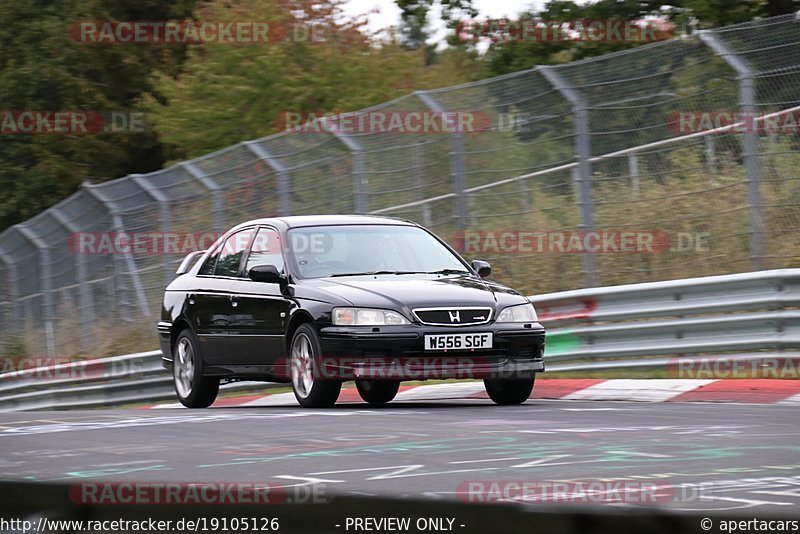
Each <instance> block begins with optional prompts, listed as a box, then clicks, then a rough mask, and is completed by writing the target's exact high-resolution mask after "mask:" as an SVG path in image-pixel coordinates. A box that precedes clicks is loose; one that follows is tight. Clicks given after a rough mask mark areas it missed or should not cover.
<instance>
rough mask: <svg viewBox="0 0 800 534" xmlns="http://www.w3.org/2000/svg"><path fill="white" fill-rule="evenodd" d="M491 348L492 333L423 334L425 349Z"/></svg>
mask: <svg viewBox="0 0 800 534" xmlns="http://www.w3.org/2000/svg"><path fill="white" fill-rule="evenodd" d="M490 348H492V334H491V333H484V334H431V335H427V336H425V350H472V349H490Z"/></svg>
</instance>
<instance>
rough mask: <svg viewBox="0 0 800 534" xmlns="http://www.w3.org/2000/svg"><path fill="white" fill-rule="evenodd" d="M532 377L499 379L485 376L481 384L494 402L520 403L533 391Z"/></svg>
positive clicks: (502, 403) (503, 403)
mask: <svg viewBox="0 0 800 534" xmlns="http://www.w3.org/2000/svg"><path fill="white" fill-rule="evenodd" d="M535 380H536V377H534V378H515V379H501V378H485V379H484V380H483V386H484V387H485V388H486V393H488V394H489V398H490V399H492V400H493V401H494V402H495V404H500V405H504V406H507V405H511V404H522V403H523V402H525V401H526V400H528V398H530V396H531V393H532V392H533V383H534V381H535Z"/></svg>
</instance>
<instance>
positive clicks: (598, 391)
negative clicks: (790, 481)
mask: <svg viewBox="0 0 800 534" xmlns="http://www.w3.org/2000/svg"><path fill="white" fill-rule="evenodd" d="M533 398H534V399H564V400H595V401H638V402H745V403H758V404H775V403H777V404H789V405H797V406H800V380H769V379H738V380H697V379H660V378H659V379H638V380H627V379H617V380H601V379H591V378H584V379H566V378H564V379H561V378H553V379H540V380H537V381H536V387H535V388H534V390H533ZM454 399H455V400H458V399H462V400H463V399H488V396H487V395H486V391H485V390H484V388H483V382H480V381H475V382H450V383H443V384H432V385H424V386H403V385H401V387H400V392H399V393H398V394H397V397H396V398H395V401H394V402H419V401H443V400H454ZM339 402H340V403H345V404H346V403H361V402H362V401H361V398H360V397H359V396H358V392H357V391H356V390H355V388H346V389H343V390H342V393H341V395H340V396H339ZM230 406H245V407H257V406H297V400H296V399H295V398H294V394H293V393H276V394H272V395H250V396H246V397H227V398H220V399H217V402H215V403H214V407H218V408H224V407H230ZM180 407H181V405H180V404H178V403H169V404H160V405H157V406H147V407H146V408H152V409H164V408H180Z"/></svg>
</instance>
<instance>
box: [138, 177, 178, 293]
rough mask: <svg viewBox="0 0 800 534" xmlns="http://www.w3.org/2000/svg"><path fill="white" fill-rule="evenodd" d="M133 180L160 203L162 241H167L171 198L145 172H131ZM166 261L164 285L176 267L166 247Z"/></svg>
mask: <svg viewBox="0 0 800 534" xmlns="http://www.w3.org/2000/svg"><path fill="white" fill-rule="evenodd" d="M128 178H130V179H131V181H132V182H133V183H134V184H136V185H137V186H138V187H139V189H141V190H142V191H143V192H144V194H145V195H147V196H149V197H150V198H152V199H153V200H155V201H156V203H157V204H158V213H159V215H158V218H159V219H160V222H161V234H162V235H161V242H162V243H166V239H165V238H166V236H167V234H169V233H170V232H171V231H172V225H171V223H170V219H169V203H170V198H169V197H168V196H167V195H165V194H164V193H163V192H162V191H161V190H160V189H158V188H157V187H154V186H153V184H152V183H151V182H150V178H149V177H148V176H147V175H144V174H131V175H129V176H128ZM161 255H162V256H163V261H164V286H165V287H166V286H168V285H169V283H170V282H171V281H172V279H173V278H174V273H175V269H173V268H172V265H171V262H170V259H169V254H167V250H166V247H164V250H162V251H161Z"/></svg>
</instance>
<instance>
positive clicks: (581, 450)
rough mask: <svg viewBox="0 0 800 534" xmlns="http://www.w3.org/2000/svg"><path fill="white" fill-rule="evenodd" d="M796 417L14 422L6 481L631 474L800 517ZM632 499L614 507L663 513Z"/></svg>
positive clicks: (395, 485) (540, 414) (437, 410)
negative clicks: (643, 508) (799, 512)
mask: <svg viewBox="0 0 800 534" xmlns="http://www.w3.org/2000/svg"><path fill="white" fill-rule="evenodd" d="M798 422H800V418H798V414H797V408H796V407H792V406H781V405H769V404H734V403H724V404H715V403H642V402H598V401H566V400H530V401H528V402H527V403H526V404H524V405H521V406H512V407H500V406H495V405H493V404H492V403H491V402H490V401H488V400H483V399H465V400H458V399H448V400H443V401H437V402H431V401H424V402H423V401H420V402H400V403H396V404H390V405H388V406H386V407H383V408H371V407H369V406H367V405H366V404H357V403H353V404H346V405H338V406H336V407H335V408H332V409H327V410H303V409H300V408H299V407H297V408H292V407H290V408H287V407H269V406H262V407H240V408H235V407H234V408H209V409H205V410H186V409H167V410H134V409H127V410H92V411H62V412H28V413H23V412H18V413H2V414H0V451H2V454H1V455H0V478H2V479H5V480H27V481H39V482H45V481H49V482H60V483H65V482H66V483H71V482H75V481H85V480H102V481H146V482H154V481H180V482H204V481H226V482H233V481H236V482H257V483H265V482H271V483H274V484H278V485H283V486H287V487H288V488H289V490H292V491H295V492H296V493H295V495H301V490H302V494H303V495H307V494H308V492H309V491H311V489H313V491H315V492H317V495H318V496H322V497H324V496H325V495H326V494H329V495H332V494H335V495H380V496H391V497H399V498H403V497H412V498H414V497H422V498H423V499H449V500H456V501H459V500H460V501H466V500H473V501H476V500H477V501H480V500H484V499H486V498H490V499H496V498H498V497H499V498H503V495H502V494H501V495H499V496H498V495H497V494H494V495H492V494H491V488H492V486H491V485H490V484H491V482H493V481H498V482H499V483H500V484H503V485H502V486H495V489H496V488H497V487H502V488H509V487H513V485H510V484H509V481H511V482H512V483H513V482H527V483H537V484H540V483H545V482H564V483H569V484H571V486H569V487H570V488H574V487H576V484H577V483H580V484H589V483H592V482H597V481H602V482H603V483H611V482H614V481H621V482H624V481H627V482H631V481H633V482H635V483H655V484H658V485H659V487H660V488H661V487H663V488H664V489H663V491H662V490H659V497H658V504H657V505H656V506H659V507H667V508H669V509H674V510H692V511H696V512H700V511H718V512H724V511H737V512H742V511H744V512H748V513H751V512H752V513H753V514H761V513H769V514H772V515H777V516H782V515H789V516H797V515H798V509H799V508H798V507H799V506H800V428H798ZM500 481H505V482H500ZM478 483H480V484H483V486H476V485H475V484H478ZM469 484H473V486H470V485H469ZM634 485H636V484H634ZM562 487H563V486H562ZM609 487H613V485H612V486H609ZM477 488H483V489H477ZM570 491H572V490H570ZM633 491H634V493H631V494H629V495H627V496H624V497H623V499H622V502H620V501H619V500H613V499H612V502H611V503H609V504H608V505H609V506H615V507H620V506H621V507H642V506H645V507H652V506H653V504H649V503H644V504H642V503H640V502H637V498H636V495H635V491H636V490H633ZM290 495H292V493H290ZM574 496H575V495H574V494H573V497H574ZM506 497H509V496H508V495H506ZM298 498H299V497H298ZM510 498H511V499H512V500H516V501H520V502H524V503H526V504H529V505H530V506H536V505H537V504H541V502H538V501H537V497H533V498H531V497H530V495H528V496H527V497H523V496H522V494H521V493H517V494H514V495H513V496H511V497H510ZM582 500H586V499H581V498H578V501H580V502H582ZM590 500H591V502H594V503H596V502H597V501H598V497H597V496H596V495H595V496H593V497H591V498H590ZM600 500H602V498H600ZM573 502H574V501H573ZM573 502H569V501H565V502H559V503H558V504H559V505H563V506H570V505H571V504H572V503H573ZM549 504H550V505H552V504H553V503H549Z"/></svg>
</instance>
